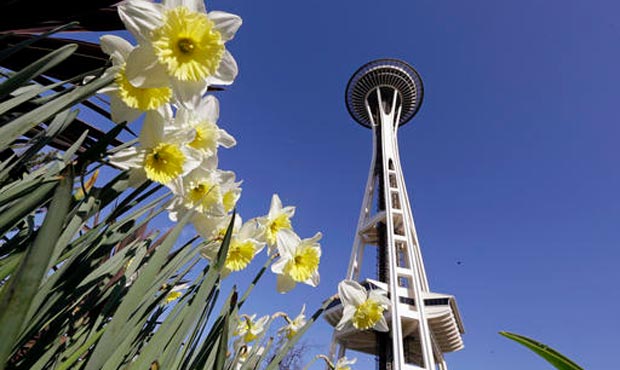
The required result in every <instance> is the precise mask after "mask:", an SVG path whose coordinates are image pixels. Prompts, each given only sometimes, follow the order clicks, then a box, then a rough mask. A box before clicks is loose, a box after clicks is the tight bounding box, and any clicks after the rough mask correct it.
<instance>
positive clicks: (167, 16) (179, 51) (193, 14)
mask: <svg viewBox="0 0 620 370" xmlns="http://www.w3.org/2000/svg"><path fill="white" fill-rule="evenodd" d="M118 11H119V15H120V18H121V20H122V21H123V23H124V24H125V26H126V27H127V29H128V30H129V31H130V32H131V33H132V34H133V35H134V36H135V37H136V39H137V40H138V42H139V44H140V46H139V47H138V48H137V51H136V52H133V53H132V55H130V56H129V58H128V61H127V75H128V78H129V80H130V81H131V82H132V83H133V84H134V85H135V86H141V87H145V84H148V83H151V82H154V81H157V80H159V79H164V78H165V76H164V75H163V74H162V72H163V73H164V74H165V75H167V76H168V77H169V78H170V81H171V84H172V86H173V89H174V91H175V95H176V96H177V98H178V99H179V100H180V102H181V103H183V104H185V103H189V104H188V106H195V105H196V104H197V103H198V100H197V99H199V98H200V96H202V95H203V93H204V92H205V91H206V88H207V86H208V85H211V84H219V85H229V84H231V83H232V82H233V80H234V79H235V77H236V76H237V71H238V69H237V63H236V62H235V60H234V58H233V57H232V55H231V54H230V53H229V52H228V51H227V50H226V48H225V46H224V44H225V42H226V41H229V40H231V39H232V38H233V37H234V35H235V33H236V32H237V29H239V27H240V26H241V23H242V21H241V18H240V17H238V16H236V15H233V14H229V13H225V12H219V11H212V12H209V13H207V11H206V9H205V6H204V2H203V0H164V1H163V3H161V4H158V3H153V2H150V1H146V0H127V1H125V2H123V3H121V4H120V5H119V7H118Z"/></svg>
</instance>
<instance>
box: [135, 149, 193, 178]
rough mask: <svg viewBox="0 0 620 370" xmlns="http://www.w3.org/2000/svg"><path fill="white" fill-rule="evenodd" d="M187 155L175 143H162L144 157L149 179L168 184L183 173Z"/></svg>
mask: <svg viewBox="0 0 620 370" xmlns="http://www.w3.org/2000/svg"><path fill="white" fill-rule="evenodd" d="M184 163H185V155H184V154H183V152H182V151H181V149H180V148H179V147H178V146H177V145H175V144H167V143H161V144H159V145H157V146H156V147H154V148H152V149H151V150H149V151H148V152H147V154H146V157H145V159H144V170H145V171H146V177H148V178H149V179H151V180H153V181H156V182H159V183H162V184H167V183H169V182H170V181H172V180H173V179H175V178H176V177H178V176H180V175H181V174H182V173H183V164H184Z"/></svg>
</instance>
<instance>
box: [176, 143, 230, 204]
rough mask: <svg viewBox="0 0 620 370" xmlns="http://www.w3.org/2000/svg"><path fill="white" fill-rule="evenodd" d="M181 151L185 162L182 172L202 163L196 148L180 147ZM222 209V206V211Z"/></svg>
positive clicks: (186, 171)
mask: <svg viewBox="0 0 620 370" xmlns="http://www.w3.org/2000/svg"><path fill="white" fill-rule="evenodd" d="M181 151H182V152H183V154H184V155H185V163H183V173H184V174H186V173H189V172H190V171H192V170H194V169H196V168H198V167H200V164H201V163H202V155H200V152H198V151H197V150H194V149H192V148H190V147H182V148H181ZM223 211H224V209H223V208H222V212H218V213H223Z"/></svg>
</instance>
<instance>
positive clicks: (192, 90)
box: [171, 78, 208, 110]
mask: <svg viewBox="0 0 620 370" xmlns="http://www.w3.org/2000/svg"><path fill="white" fill-rule="evenodd" d="M171 83H172V91H173V92H174V96H175V98H176V100H177V103H179V104H180V105H182V106H184V107H185V108H187V109H190V110H194V109H195V108H196V107H197V106H198V105H199V104H200V99H201V97H202V95H204V93H205V92H206V91H207V87H208V85H207V82H206V81H181V80H178V79H175V78H172V79H171Z"/></svg>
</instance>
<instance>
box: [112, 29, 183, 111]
mask: <svg viewBox="0 0 620 370" xmlns="http://www.w3.org/2000/svg"><path fill="white" fill-rule="evenodd" d="M100 42H101V50H103V52H104V53H106V54H108V55H110V57H111V60H112V65H113V67H112V68H110V69H108V71H106V73H114V75H115V77H114V82H115V83H114V84H112V85H111V86H109V87H106V88H104V89H102V90H101V91H100V92H102V93H106V94H108V95H109V96H110V112H111V115H112V121H114V122H117V123H120V122H132V121H134V120H136V119H137V118H138V116H140V114H142V112H145V111H148V110H153V109H157V108H160V107H162V106H163V105H164V104H166V103H168V102H170V99H171V97H172V89H171V88H170V86H168V82H167V81H165V83H163V84H161V85H159V86H155V85H153V86H150V87H137V86H134V85H133V84H131V82H129V80H128V79H127V75H126V72H125V69H126V64H127V63H126V61H127V58H128V57H129V55H130V54H131V52H132V51H133V49H134V46H133V45H131V44H130V43H129V42H128V41H127V40H125V39H123V38H120V37H118V36H114V35H105V36H102V37H101V39H100Z"/></svg>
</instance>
